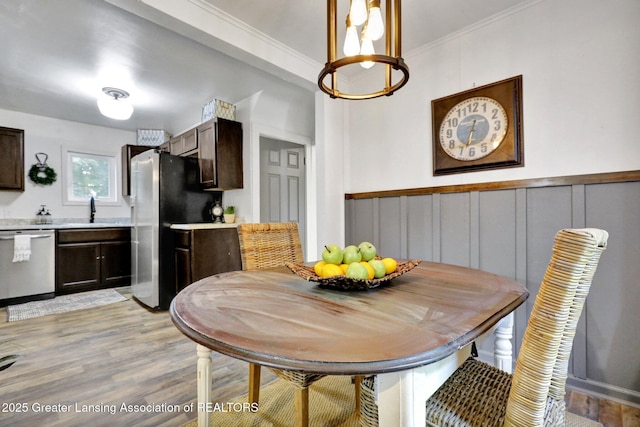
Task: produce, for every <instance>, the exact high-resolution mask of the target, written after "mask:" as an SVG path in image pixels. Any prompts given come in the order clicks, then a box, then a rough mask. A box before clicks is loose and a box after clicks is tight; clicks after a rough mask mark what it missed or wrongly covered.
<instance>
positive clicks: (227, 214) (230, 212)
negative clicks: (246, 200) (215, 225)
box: [224, 206, 236, 224]
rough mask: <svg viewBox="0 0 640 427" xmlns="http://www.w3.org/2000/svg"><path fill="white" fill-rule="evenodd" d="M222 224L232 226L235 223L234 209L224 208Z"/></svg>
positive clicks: (233, 207)
mask: <svg viewBox="0 0 640 427" xmlns="http://www.w3.org/2000/svg"><path fill="white" fill-rule="evenodd" d="M224 222H226V223H227V224H233V223H234V222H236V207H235V206H227V207H226V208H224Z"/></svg>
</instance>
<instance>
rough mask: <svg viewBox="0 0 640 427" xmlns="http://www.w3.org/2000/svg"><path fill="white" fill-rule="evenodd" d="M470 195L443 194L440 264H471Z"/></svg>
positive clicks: (441, 204)
mask: <svg viewBox="0 0 640 427" xmlns="http://www.w3.org/2000/svg"><path fill="white" fill-rule="evenodd" d="M469 199H470V196H469V193H452V194H443V195H442V196H441V200H440V262H444V263H446V264H455V265H462V266H464V267H468V266H470V264H469V257H470V253H469V246H470V238H471V234H470V229H471V226H470V224H469V218H470V213H469V206H470V201H469Z"/></svg>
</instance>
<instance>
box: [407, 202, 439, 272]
mask: <svg viewBox="0 0 640 427" xmlns="http://www.w3.org/2000/svg"><path fill="white" fill-rule="evenodd" d="M406 200H407V255H406V258H408V259H429V260H430V259H433V230H432V228H431V227H432V224H433V196H409V197H406Z"/></svg>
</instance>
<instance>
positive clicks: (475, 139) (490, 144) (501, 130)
mask: <svg viewBox="0 0 640 427" xmlns="http://www.w3.org/2000/svg"><path fill="white" fill-rule="evenodd" d="M508 126H509V121H508V118H507V112H506V111H505V109H504V108H503V107H502V105H500V103H499V102H498V101H496V100H495V99H492V98H488V97H486V96H476V97H472V98H468V99H465V100H464V101H461V102H459V103H458V104H456V105H455V106H454V107H453V108H451V109H450V110H449V112H448V113H447V115H446V116H445V117H444V119H443V120H442V124H441V125H440V136H439V142H440V146H441V147H442V149H443V150H444V152H445V153H447V155H449V156H450V157H453V158H454V159H457V160H460V161H472V160H477V159H481V158H483V157H485V156H488V155H489V154H491V153H492V152H493V151H495V150H496V149H497V148H498V146H500V143H501V142H502V141H503V140H504V137H505V135H506V134H507V127H508Z"/></svg>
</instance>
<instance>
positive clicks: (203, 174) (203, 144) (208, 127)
mask: <svg viewBox="0 0 640 427" xmlns="http://www.w3.org/2000/svg"><path fill="white" fill-rule="evenodd" d="M196 129H197V130H198V140H199V141H200V150H199V151H198V162H199V165H200V183H201V184H202V185H203V186H204V188H215V187H217V186H218V181H217V176H218V174H217V171H216V121H215V120H209V121H208V122H205V123H203V124H201V125H200V126H198V127H197V128H196Z"/></svg>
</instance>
